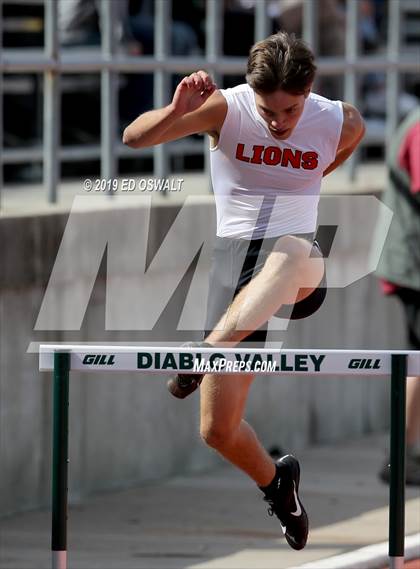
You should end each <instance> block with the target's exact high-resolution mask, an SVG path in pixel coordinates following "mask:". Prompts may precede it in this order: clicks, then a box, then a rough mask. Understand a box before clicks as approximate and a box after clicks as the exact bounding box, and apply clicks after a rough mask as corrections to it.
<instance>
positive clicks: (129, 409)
mask: <svg viewBox="0 0 420 569" xmlns="http://www.w3.org/2000/svg"><path fill="white" fill-rule="evenodd" d="M334 207H335V208H338V210H339V211H337V212H335V213H336V214H337V218H339V219H340V220H344V222H345V221H346V219H347V221H349V218H350V221H351V222H352V223H357V231H356V232H355V238H354V240H353V243H355V246H354V247H350V246H349V244H348V243H347V244H346V243H344V244H342V251H341V253H342V259H343V263H345V264H346V266H348V265H351V264H352V263H356V264H357V262H358V261H357V259H358V258H359V257H360V255H362V256H363V255H365V254H366V251H363V250H361V248H362V249H363V247H364V245H363V243H364V241H363V239H361V238H360V236H361V234H362V233H363V232H366V231H367V230H368V227H370V228H371V226H372V224H374V222H375V220H372V219H369V220H368V221H366V220H365V219H364V216H365V209H364V208H363V206H360V207H359V211H357V209H358V206H357V205H356V206H355V208H356V211H355V210H352V209H351V208H350V209H349V208H348V206H346V205H345V204H343V206H340V204H339V203H338V204H336V205H335V206H334ZM341 208H342V209H341ZM177 213H178V210H177V209H176V208H173V207H170V206H167V207H159V208H156V209H155V210H153V212H152V214H151V219H150V225H149V212H148V209H147V208H144V207H143V206H141V205H136V207H130V208H127V207H126V206H124V204H120V205H119V206H118V207H115V202H114V206H113V207H112V208H111V207H109V205H108V206H107V207H100V208H94V207H90V208H87V209H86V210H85V211H81V212H79V213H78V214H77V215H78V217H77V219H76V217H73V221H74V220H76V226H77V227H78V231H77V232H76V233H75V234H73V240H72V241H71V244H69V242H68V243H67V245H66V247H69V250H68V253H69V254H71V255H73V256H77V257H78V258H79V260H78V263H79V264H78V265H77V263H76V265H74V266H70V267H69V270H68V271H65V272H64V273H63V272H62V273H60V274H59V275H56V277H57V278H56V283H55V290H53V293H54V294H53V296H52V297H51V298H54V299H55V300H54V301H53V302H52V304H51V306H50V307H49V312H48V311H47V313H46V314H47V320H48V319H49V322H50V324H51V326H50V330H42V329H41V330H34V327H35V323H36V321H37V317H38V313H39V311H40V307H41V303H42V300H43V297H44V293H45V290H46V287H47V283H48V281H49V278H50V275H51V271H52V268H53V265H54V260H55V258H56V255H57V251H58V249H59V246H60V241H61V239H62V236H63V233H64V230H65V227H66V223H67V220H68V214H67V213H56V214H49V215H39V216H36V215H33V216H27V217H8V218H3V219H1V220H0V239H1V243H2V244H3V247H2V263H1V267H2V268H1V271H0V293H1V345H0V348H1V361H0V371H1V408H0V413H1V414H0V428H1V440H0V444H1V447H0V464H1V470H2V476H1V485H2V486H1V502H0V513H1V514H7V513H9V512H12V511H17V510H22V509H27V508H32V507H39V506H44V505H47V504H48V503H49V501H50V453H51V387H52V382H51V377H50V376H49V374H42V375H40V374H39V373H38V371H37V365H38V362H37V356H36V354H34V353H28V352H27V350H28V346H29V344H30V343H31V342H41V341H51V342H64V341H67V342H81V341H85V342H101V341H102V342H104V341H106V342H114V343H117V342H124V343H127V342H137V343H144V342H146V341H151V342H153V341H157V340H159V339H161V338H162V337H163V336H162V333H163V331H165V332H166V328H165V327H166V326H167V323H168V322H172V321H173V319H174V310H175V312H176V307H177V306H179V298H180V297H177V295H178V294H181V293H180V292H179V290H178V291H177V293H176V294H175V295H174V296H173V299H172V303H169V305H168V307H167V309H166V310H165V314H164V317H163V318H161V319H160V320H159V323H158V326H156V327H155V330H154V331H153V332H142V331H140V330H138V331H135V332H132V331H130V330H111V331H110V330H106V329H105V316H104V314H105V308H104V307H105V299H106V288H105V281H106V278H105V277H106V264H105V263H104V262H102V265H101V269H100V271H99V275H98V277H97V279H96V283H95V286H94V289H93V292H92V296H91V299H90V303H89V307H88V309H87V311H86V315H85V317H84V319H83V322H82V326H81V329H80V330H66V331H63V330H59V329H58V328H60V326H57V328H55V329H54V325H57V323H63V322H65V319H66V318H67V317H68V315H69V313H71V311H72V304H71V303H69V302H68V298H67V297H69V296H70V297H71V296H72V295H73V297H72V298H75V297H74V295H76V298H77V295H81V297H83V287H84V286H85V285H86V279H87V281H89V279H91V278H92V274H96V269H97V267H95V263H90V261H91V257H90V256H89V253H88V251H89V247H90V246H91V242H89V240H86V238H85V237H86V231H88V230H90V231H91V235H92V236H93V238H94V236H95V235H97V234H99V233H100V232H101V231H102V229H103V228H104V227H105V228H106V227H108V228H113V231H119V232H122V234H123V235H125V237H124V239H127V246H128V243H129V241H128V239H130V240H132V239H133V234H125V233H124V232H125V231H128V230H127V227H133V223H134V224H136V223H137V227H138V232H139V235H140V239H139V247H140V246H141V243H140V241H141V239H144V238H145V236H148V239H149V251H148V258H149V260H150V259H151V258H152V257H153V254H154V252H156V251H157V250H158V249H159V246H160V244H161V243H162V239H163V238H164V236H165V233H166V230H167V229H168V228H169V227H170V226H171V224H172V223H173V222H174V219H175V217H176V214H177ZM183 215H184V216H185V218H184V220H183V223H182V224H181V226H178V227H177V228H176V231H175V233H172V234H171V239H174V241H175V242H176V243H177V248H179V249H180V250H183V249H185V248H187V247H188V243H190V242H191V241H192V240H193V239H194V238H195V237H194V236H195V235H196V234H197V232H198V233H199V234H200V235H201V236H202V238H203V240H207V241H211V236H212V235H213V233H214V209H213V204H212V202H211V200H210V199H207V198H206V199H202V200H199V199H197V200H196V201H194V202H192V203H190V204H189V206H188V207H187V208H186V209H185V211H183ZM356 220H359V222H360V223H359V222H356ZM340 223H341V221H340ZM134 226H135V225H134ZM148 227H150V228H151V229H150V230H149V229H148ZM173 227H176V225H174V226H173ZM80 236H81V238H80ZM120 237H121V234H120ZM80 239H81V240H80ZM131 245H132V242H130V246H131ZM124 249H125V248H122V250H121V254H122V255H124ZM80 259H81V260H80ZM176 262H177V261H176V256H175V257H174V258H171V257H170V256H169V257H168V258H167V260H166V264H165V267H166V272H165V269H163V270H162V268H160V269H159V270H156V272H155V273H153V272H152V277H153V278H152V281H151V284H149V285H148V287H147V288H146V289H143V290H141V293H140V295H141V297H142V298H143V299H144V298H147V302H148V303H149V304H150V306H152V305H153V302H154V301H155V300H156V295H157V294H164V290H163V289H164V288H165V283H166V281H167V280H168V277H169V274H170V273H173V271H174V270H176ZM150 266H151V267H152V265H150ZM78 271H80V272H78ZM207 272H208V261H207V260H206V259H204V261H203V262H200V263H198V265H197V282H198V283H199V286H198V289H199V294H198V296H197V295H196V297H195V299H193V303H192V304H191V303H190V310H191V311H194V307H195V309H198V308H199V307H202V306H203V305H204V304H205V300H204V299H205V296H206V286H207V285H206V283H207ZM119 278H120V279H121V280H120V281H119V284H120V285H121V286H122V287H123V288H124V287H125V288H124V290H136V286H137V284H138V282H139V281H137V280H136V277H135V276H133V275H132V274H130V273H129V272H128V273H127V274H126V273H124V271H123V272H122V273H121V275H120V276H119ZM187 280H188V279H187ZM83 281H85V282H84V284H83ZM127 282H128V284H127ZM114 284H115V283H114ZM109 286H110V283H109V282H108V288H109ZM181 288H182V287H181ZM53 289H54V287H53ZM81 291H82V292H81ZM181 292H182V291H181ZM145 295H146V296H145ZM181 296H182V294H181ZM51 307H52V308H51ZM63 307H64V308H63ZM133 309H134V308H133ZM187 317H188V314H187ZM44 324H45V321H44ZM61 327H62V326H61ZM173 332H174V331H173ZM168 334H169V332H168ZM190 337H191V333H189V332H188V331H187V332H185V331H184V332H183V333H175V332H174V334H173V336H171V338H172V340H173V341H177V342H179V341H184V340H186V339H190ZM168 338H169V336H168ZM284 340H285V347H320V348H389V347H403V345H404V335H403V327H402V313H401V311H400V307H399V305H398V303H397V301H395V300H394V299H384V298H383V297H381V295H380V294H379V292H378V289H377V282H376V280H375V279H374V278H373V277H366V278H363V279H360V280H359V281H358V282H356V283H354V284H352V285H351V286H349V287H347V288H345V289H332V290H330V291H329V293H328V296H327V300H326V302H325V303H324V305H323V306H322V308H321V309H320V310H319V311H318V313H316V314H315V315H314V316H312V317H311V318H309V319H307V320H305V321H298V322H294V323H291V324H290V326H289V329H288V330H287V333H286V334H285V335H284ZM166 379H167V378H165V377H157V376H139V375H137V374H126V375H121V376H116V377H113V376H112V375H110V374H102V375H99V374H98V375H81V374H76V373H75V374H74V375H73V376H72V378H71V394H70V480H69V487H70V496H71V499H80V498H83V496H86V495H88V494H89V493H91V492H93V491H96V490H99V489H106V488H113V487H122V486H128V485H132V484H136V483H139V482H142V481H145V480H150V479H155V478H156V477H165V476H169V475H171V474H174V473H179V472H182V471H187V470H192V469H194V470H199V469H205V468H208V467H209V466H211V465H214V464H216V463H217V462H218V461H219V458H218V457H217V456H216V454H215V453H214V452H212V451H210V450H208V449H207V448H205V447H204V445H203V444H202V443H201V441H200V439H199V436H198V434H197V428H198V397H197V396H196V395H194V396H192V397H191V398H189V399H187V400H185V401H178V400H175V399H173V398H171V396H170V395H169V394H168V393H167V391H166V387H165V383H166ZM247 414H248V418H249V420H250V421H251V422H252V424H253V426H254V427H255V428H256V430H257V432H258V433H259V434H260V436H261V439H262V441H263V442H264V444H265V445H267V446H269V445H275V444H276V445H280V446H281V447H283V448H285V449H286V450H291V449H293V450H294V451H298V450H299V449H300V448H302V447H304V446H305V445H309V444H312V443H315V442H320V441H336V440H340V439H344V438H346V437H350V436H354V435H360V434H363V433H370V432H373V431H377V430H383V429H384V428H386V427H387V425H388V386H387V382H386V381H384V380H382V379H374V380H368V379H365V378H361V379H343V378H340V379H339V378H328V379H323V378H299V379H296V378H293V379H292V378H290V379H289V378H282V379H279V378H275V377H270V378H268V377H265V378H263V377H261V378H258V379H257V380H256V382H255V383H254V386H253V388H252V392H251V397H250V402H249V405H248V410H247Z"/></svg>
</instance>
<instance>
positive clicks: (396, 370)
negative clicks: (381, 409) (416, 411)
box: [389, 354, 407, 569]
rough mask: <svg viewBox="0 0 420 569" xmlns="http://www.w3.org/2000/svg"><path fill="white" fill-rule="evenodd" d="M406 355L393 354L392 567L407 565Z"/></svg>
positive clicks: (390, 531)
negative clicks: (405, 536)
mask: <svg viewBox="0 0 420 569" xmlns="http://www.w3.org/2000/svg"><path fill="white" fill-rule="evenodd" d="M406 381H407V356H406V355H404V354H392V355H391V449H390V455H391V472H390V485H389V562H390V563H389V566H390V569H403V567H404V532H405V519H404V516H405V444H406V443H405V392H406Z"/></svg>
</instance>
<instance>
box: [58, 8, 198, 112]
mask: <svg viewBox="0 0 420 569" xmlns="http://www.w3.org/2000/svg"><path fill="white" fill-rule="evenodd" d="M109 1H112V2H114V4H115V10H114V17H115V19H114V22H113V24H114V26H115V29H116V38H117V42H118V43H117V47H118V49H119V50H122V51H125V52H127V53H129V54H130V55H153V53H154V49H155V45H154V44H155V41H154V40H155V29H154V28H155V23H154V8H155V5H154V1H153V0H109ZM101 3H102V0H59V3H58V23H59V37H60V42H61V44H62V45H63V46H64V47H82V46H99V45H100V43H101V32H100V28H101V21H100V10H101ZM178 12H179V10H178ZM175 16H176V14H175ZM169 50H170V53H171V55H176V56H189V55H197V54H199V53H200V48H199V45H198V40H197V35H196V33H195V31H194V29H193V28H192V27H191V25H190V24H189V23H188V22H184V21H181V20H172V21H171V29H170V43H169ZM152 105H153V75H152V74H150V73H139V74H129V75H128V79H127V80H126V85H125V87H124V89H123V91H122V94H121V110H122V112H123V114H124V117H123V120H125V121H127V120H132V119H133V118H134V117H135V116H137V115H138V114H139V113H140V112H143V111H144V110H145V109H148V108H150V107H151V106H152Z"/></svg>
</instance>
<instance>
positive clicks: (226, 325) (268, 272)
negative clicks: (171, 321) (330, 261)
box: [206, 235, 324, 344]
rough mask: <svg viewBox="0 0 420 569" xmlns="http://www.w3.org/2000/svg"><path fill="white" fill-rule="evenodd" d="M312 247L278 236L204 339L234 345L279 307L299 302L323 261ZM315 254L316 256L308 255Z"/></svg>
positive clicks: (317, 280)
mask: <svg viewBox="0 0 420 569" xmlns="http://www.w3.org/2000/svg"><path fill="white" fill-rule="evenodd" d="M312 251H313V249H312V244H311V243H309V242H308V241H307V240H306V239H303V238H300V237H295V236H291V235H288V236H284V237H280V238H279V240H278V241H277V243H276V245H275V247H274V249H273V251H272V252H271V253H270V255H269V256H268V257H267V260H266V262H265V264H264V266H263V268H262V269H261V271H260V272H259V273H258V275H256V276H255V277H254V278H253V279H252V280H251V281H250V282H249V283H248V284H247V285H246V286H245V287H244V288H243V289H242V290H241V291H240V292H239V293H238V294H237V295H236V297H235V298H234V300H233V302H232V304H231V305H230V307H229V309H228V310H227V311H226V313H225V314H224V315H223V316H222V318H221V319H220V321H219V322H218V324H217V325H216V326H215V328H214V329H213V331H212V332H211V333H210V334H209V336H207V338H206V341H207V342H209V343H210V344H219V343H224V342H228V343H232V344H235V343H237V342H239V341H240V340H242V339H243V338H245V337H246V336H247V335H248V334H249V330H257V329H258V328H259V327H260V326H262V325H263V324H264V323H265V322H267V321H268V320H269V319H270V318H271V316H272V315H273V314H274V313H275V312H277V310H278V309H279V308H280V306H281V305H283V304H294V303H295V302H298V301H300V300H303V299H304V298H306V297H307V296H309V294H311V292H313V290H315V289H316V288H317V286H318V285H319V283H320V282H321V279H322V276H323V272H324V261H323V259H322V258H321V256H320V255H319V254H318V252H317V251H316V250H314V252H312ZM311 252H312V255H316V256H311V257H310V255H311Z"/></svg>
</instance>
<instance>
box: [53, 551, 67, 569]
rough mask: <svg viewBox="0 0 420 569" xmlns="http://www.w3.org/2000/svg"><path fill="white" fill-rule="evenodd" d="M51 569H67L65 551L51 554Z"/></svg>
mask: <svg viewBox="0 0 420 569" xmlns="http://www.w3.org/2000/svg"><path fill="white" fill-rule="evenodd" d="M52 569H67V551H53V552H52Z"/></svg>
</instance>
